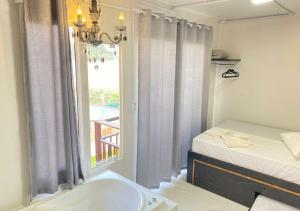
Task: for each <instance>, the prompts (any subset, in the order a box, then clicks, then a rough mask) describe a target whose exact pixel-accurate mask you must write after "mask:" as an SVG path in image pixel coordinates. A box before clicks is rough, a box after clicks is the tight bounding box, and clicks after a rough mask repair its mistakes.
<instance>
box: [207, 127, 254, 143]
mask: <svg viewBox="0 0 300 211" xmlns="http://www.w3.org/2000/svg"><path fill="white" fill-rule="evenodd" d="M204 134H206V135H207V136H210V137H213V138H218V139H221V140H222V141H223V143H224V144H225V145H226V146H227V147H229V148H248V147H253V146H255V145H254V144H253V143H252V142H251V141H250V140H249V138H250V137H251V136H250V135H249V134H246V133H241V132H237V131H233V130H228V129H224V128H219V127H214V128H211V129H209V130H207V131H206V132H205V133H204Z"/></svg>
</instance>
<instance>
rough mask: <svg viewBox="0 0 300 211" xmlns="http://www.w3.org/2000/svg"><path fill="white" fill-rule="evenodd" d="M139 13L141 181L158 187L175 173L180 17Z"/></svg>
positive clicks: (139, 180)
mask: <svg viewBox="0 0 300 211" xmlns="http://www.w3.org/2000/svg"><path fill="white" fill-rule="evenodd" d="M158 15H159V16H160V17H159V18H156V17H153V16H151V11H150V10H146V11H145V14H141V15H140V17H139V96H138V97H139V117H138V159H137V160H138V161H137V170H138V171H137V182H138V183H140V184H142V185H144V186H147V187H151V188H154V187H157V186H158V185H159V183H160V181H162V180H169V179H170V175H171V174H172V151H170V150H169V149H170V147H172V144H173V119H174V112H173V111H174V85H175V63H176V62H175V59H176V30H177V20H176V19H170V20H165V19H164V16H163V15H162V14H158Z"/></svg>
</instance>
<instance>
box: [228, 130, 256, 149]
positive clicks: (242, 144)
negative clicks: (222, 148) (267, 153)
mask: <svg viewBox="0 0 300 211" xmlns="http://www.w3.org/2000/svg"><path fill="white" fill-rule="evenodd" d="M222 141H223V143H224V144H225V145H226V146H227V147H229V148H249V147H254V146H255V145H254V144H253V143H252V142H251V141H250V140H249V139H248V138H247V137H245V136H244V137H240V136H235V135H234V134H231V133H230V134H229V135H223V136H222Z"/></svg>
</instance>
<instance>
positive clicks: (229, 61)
mask: <svg viewBox="0 0 300 211" xmlns="http://www.w3.org/2000/svg"><path fill="white" fill-rule="evenodd" d="M240 61H241V59H212V60H211V63H212V64H217V65H236V64H237V63H239V62H240Z"/></svg>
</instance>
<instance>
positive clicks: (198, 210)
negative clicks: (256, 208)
mask: <svg viewBox="0 0 300 211" xmlns="http://www.w3.org/2000/svg"><path fill="white" fill-rule="evenodd" d="M154 191H155V192H158V193H159V194H161V195H163V196H165V197H166V198H168V199H170V200H172V201H174V202H176V203H177V204H178V208H179V209H178V211H248V208H247V207H244V206H242V205H240V204H237V203H235V202H233V201H230V200H228V199H225V198H223V197H220V196H218V195H216V194H213V193H211V192H208V191H206V190H204V189H201V188H198V187H196V186H193V185H191V184H189V183H187V182H186V171H183V172H182V174H181V175H180V176H179V177H178V178H173V179H172V182H171V183H167V182H163V183H161V186H160V189H159V190H154Z"/></svg>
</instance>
